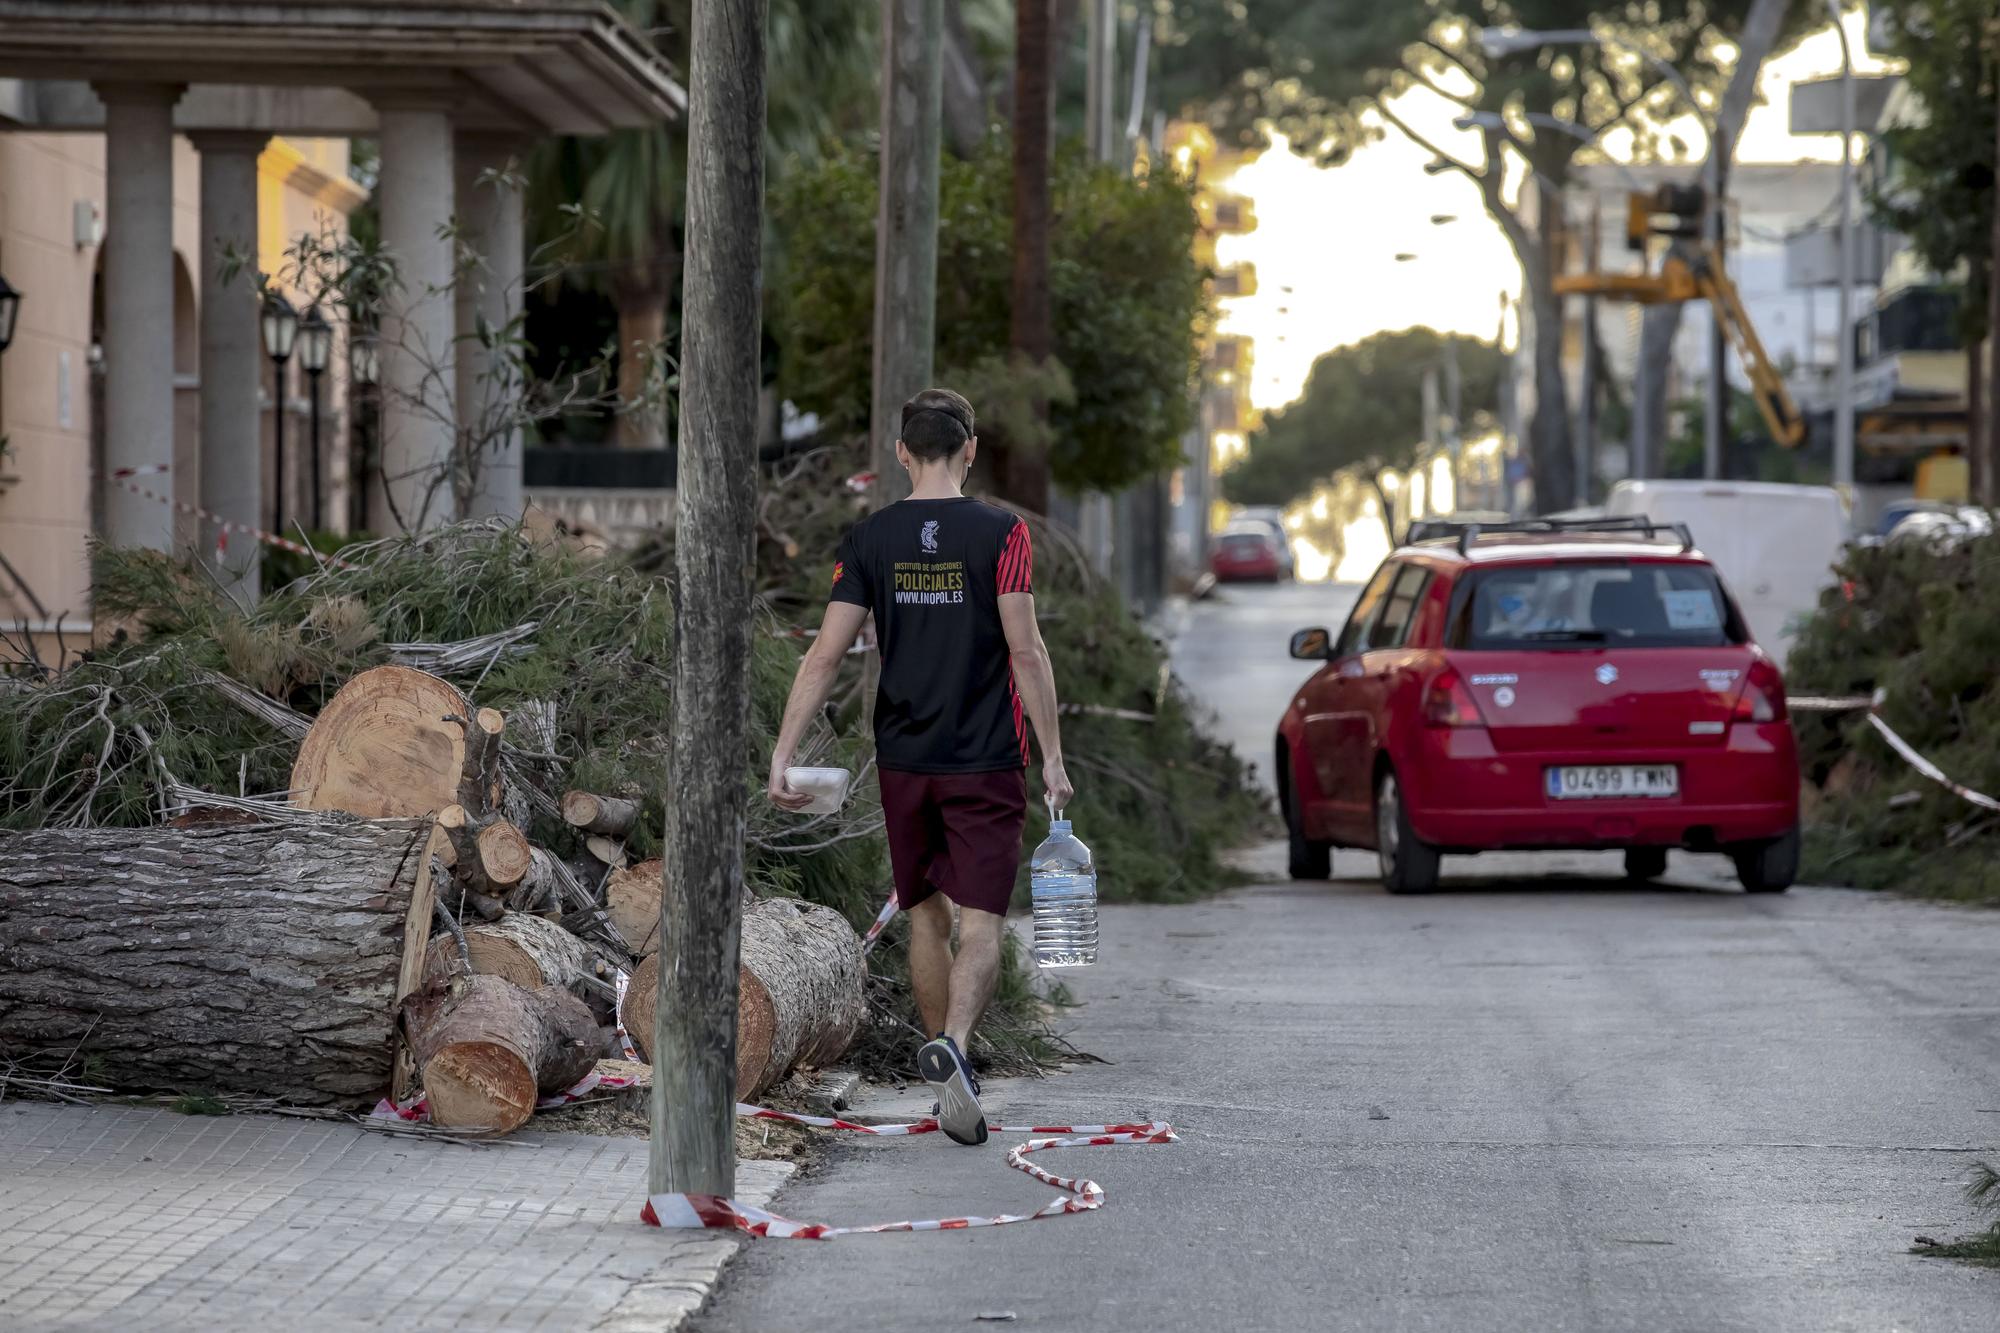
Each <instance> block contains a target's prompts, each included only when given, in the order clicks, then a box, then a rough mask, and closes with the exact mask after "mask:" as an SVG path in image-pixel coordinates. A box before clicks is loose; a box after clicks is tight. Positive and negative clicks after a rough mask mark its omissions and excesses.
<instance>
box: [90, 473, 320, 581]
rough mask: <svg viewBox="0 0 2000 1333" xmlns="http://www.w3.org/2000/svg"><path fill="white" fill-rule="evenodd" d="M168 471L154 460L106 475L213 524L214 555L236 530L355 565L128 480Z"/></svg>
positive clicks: (226, 546) (223, 550) (265, 541)
mask: <svg viewBox="0 0 2000 1333" xmlns="http://www.w3.org/2000/svg"><path fill="white" fill-rule="evenodd" d="M169 470H170V469H169V468H168V467H167V465H166V464H164V463H155V464H152V465H151V466H148V467H121V468H118V469H116V470H115V471H113V472H112V473H111V474H110V478H111V480H112V481H113V482H114V483H116V484H117V485H119V486H122V487H124V488H125V489H126V490H128V491H130V492H132V493H133V494H134V495H141V496H144V497H145V498H146V499H148V500H157V501H158V502H159V503H161V504H163V505H167V506H169V507H170V508H173V509H175V510H178V511H179V512H181V513H183V514H190V515H192V516H194V517H196V518H199V519H202V520H204V521H206V522H208V523H210V524H212V525H214V527H215V529H216V533H215V554H216V556H217V558H220V557H221V556H223V555H224V554H225V553H227V551H228V549H229V534H230V533H232V532H238V533H242V534H243V535H244V536H246V537H249V538H250V539H251V540H253V541H258V542H262V543H263V544H264V545H266V546H276V547H278V548H279V549H280V550H285V551H290V552H292V553H293V554H295V555H309V556H312V557H314V558H315V559H319V560H324V561H326V563H328V564H329V565H333V566H335V567H337V568H340V569H353V568H355V566H354V565H351V564H349V563H348V562H347V561H345V560H342V559H341V558H340V557H339V556H337V555H322V554H321V553H320V552H318V551H315V550H313V549H312V548H311V547H310V546H304V545H301V544H300V543H298V542H295V541H293V540H292V539H291V538H290V537H280V536H279V535H278V534H277V533H275V532H266V531H264V529H262V528H258V527H252V526H251V525H249V524H248V523H236V522H232V521H231V520H229V519H226V518H224V517H223V516H222V515H220V514H218V513H216V512H215V511H213V510H210V509H203V508H202V507H201V506H200V505H194V504H189V503H188V502H187V501H185V500H176V499H174V498H173V497H172V496H170V495H161V494H160V493H159V492H158V491H155V490H151V489H149V488H147V487H145V486H141V485H139V484H138V483H137V482H135V481H133V480H132V478H134V477H147V476H155V475H158V474H160V473H163V472H167V471H169Z"/></svg>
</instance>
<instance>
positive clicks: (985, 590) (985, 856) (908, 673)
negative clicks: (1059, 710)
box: [769, 389, 1071, 1144]
mask: <svg viewBox="0 0 2000 1333" xmlns="http://www.w3.org/2000/svg"><path fill="white" fill-rule="evenodd" d="M978 451H979V441H978V440H977V439H976V438H975V437H974V434H973V415H972V404H970V403H968V402H967V401H966V400H965V399H964V398H963V397H961V396H959V395H958V394H956V393H953V392H952V391H951V390H949V389H926V390H924V391H923V392H922V393H920V394H918V395H917V396H916V397H914V398H912V399H910V401H909V402H907V403H905V404H903V424H902V438H901V439H899V440H897V442H896V458H897V461H898V462H900V463H901V464H902V465H903V467H904V468H905V470H907V471H908V472H909V474H910V484H911V490H910V497H909V499H907V500H901V501H898V502H897V503H895V504H892V505H889V506H888V507H887V508H884V509H881V510H878V511H876V512H875V513H874V514H872V515H870V516H869V517H867V518H865V519H863V520H861V521H860V522H859V523H856V524H855V525H854V526H853V527H852V528H851V529H849V530H848V533H847V536H846V537H845V538H844V539H843V540H842V542H841V544H840V552H839V554H838V556H837V557H836V558H835V560H834V565H833V592H832V596H831V599H830V600H829V602H828V603H827V608H826V615H825V618H824V619H823V620H822V621H821V622H820V631H819V636H818V637H817V638H816V639H814V640H813V644H812V647H811V648H809V649H808V650H807V651H806V656H805V660H804V661H803V662H801V663H800V664H799V674H798V679H797V680H795V681H794V682H793V683H792V693H791V698H790V699H789V700H788V701H787V702H786V704H785V720H784V724H783V726H782V727H780V729H779V731H778V745H777V749H776V751H775V752H774V753H773V754H772V756H771V781H770V793H769V794H770V797H771V800H772V802H773V803H775V804H777V805H779V806H782V807H784V808H785V809H788V810H797V809H800V808H802V807H803V806H804V805H805V804H806V803H807V801H808V800H809V799H810V798H809V797H807V796H806V795H805V794H803V793H801V792H798V791H795V790H793V789H792V787H791V785H790V784H789V783H788V782H787V781H786V779H785V770H786V769H787V768H789V767H790V766H791V763H792V756H793V755H794V754H795V753H796V752H797V749H798V745H799V741H800V738H801V737H802V736H803V735H804V734H805V729H806V724H807V722H808V721H809V720H810V719H811V718H812V717H813V715H814V714H816V713H818V712H819V710H820V709H821V708H822V707H824V706H825V704H826V697H827V693H828V691H829V690H831V689H832V687H833V680H834V675H835V673H836V672H837V671H838V669H839V666H840V660H841V658H842V657H843V656H844V655H845V654H846V652H847V650H848V648H849V646H850V645H852V644H853V642H854V638H855V635H857V634H858V633H859V632H860V630H861V626H862V623H863V622H864V621H865V620H866V619H867V617H868V616H869V614H870V613H873V615H874V617H875V628H876V642H877V644H878V646H879V649H880V652H881V655H882V683H881V687H880V689H879V691H878V692H877V694H876V701H875V756H876V767H877V769H878V771H879V774H880V780H881V786H882V815H883V819H884V821H885V822H886V825H887V831H888V838H889V860H890V864H891V867H892V868H893V870H894V872H895V880H896V902H897V904H898V905H899V906H900V907H901V908H902V909H903V910H904V911H905V912H907V913H909V916H910V985H911V988H912V989H913V990H914V991H915V992H916V997H917V1011H918V1012H919V1013H920V1014H921V1015H922V1017H923V1021H924V1030H925V1031H926V1032H927V1033H931V1034H933V1039H932V1040H930V1041H928V1042H926V1043H925V1044H924V1046H923V1049H921V1050H920V1051H918V1052H917V1068H918V1070H919V1071H920V1072H921V1073H922V1074H923V1076H924V1080H925V1081H926V1082H928V1083H929V1084H930V1085H931V1086H932V1087H933V1088H935V1089H936V1090H937V1094H938V1111H937V1115H938V1122H939V1124H940V1125H942V1126H943V1128H944V1131H945V1132H946V1133H947V1134H949V1135H951V1137H952V1138H954V1139H956V1140H957V1141H958V1142H960V1143H966V1144H977V1143H984V1142H985V1141H986V1114H985V1112H984V1111H983V1110H981V1109H980V1105H979V1081H978V1080H977V1079H976V1078H974V1077H973V1074H972V1066H971V1064H970V1063H969V1062H968V1061H967V1060H966V1056H965V1052H966V1049H967V1046H968V1045H969V1042H970V1039H971V1036H972V1028H973V1025H974V1024H975V1023H977V1022H978V1021H979V1016H980V1014H981V1013H982V1012H984V1010H985V1008H986V1005H987V1002H988V1001H990V1000H991V999H992V998H993V988H994V985H995V983H996V982H997V981H998V980H999V975H1000V936H1001V932H1002V930H1004V929H1005V917H1006V914H1007V903H1008V900H1009V899H1010V898H1011V897H1012V896H1013V892H1014V877H1015V874H1016V872H1017V871H1018V869H1019V867H1020V861H1021V830H1022V827H1023V825H1024V824H1025V823H1026V821H1027V805H1028V789H1027V776H1026V772H1025V770H1026V767H1027V764H1028V728H1027V724H1028V723H1033V725H1034V730H1035V738H1036V740H1037V741H1038V742H1039V743H1040V745H1041V750H1042V786H1043V789H1044V791H1045V793H1046V795H1047V797H1048V799H1049V800H1051V801H1052V802H1053V803H1054V804H1055V805H1056V806H1059V807H1060V806H1063V805H1067V804H1068V802H1069V799H1070V795H1071V789H1070V783H1069V777H1068V775H1067V774H1066V773H1064V771H1063V759H1062V738H1061V735H1060V733H1059V732H1058V730H1057V727H1056V684H1055V674H1054V672H1053V671H1052V670H1051V669H1050V667H1049V655H1048V650H1047V648H1046V647H1044V646H1043V643H1042V633H1041V629H1040V627H1039V626H1037V625H1036V623H1035V596H1034V592H1033V573H1034V553H1033V551H1032V549H1031V548H1030V546H1029V541H1028V525H1027V524H1026V523H1024V522H1022V521H1021V519H1020V518H1019V517H1017V516H1016V515H1014V514H1012V513H1009V512H1008V511H1007V510H1004V509H1001V508H999V507H998V506H995V505H989V504H987V503H985V502H984V501H981V500H976V499H972V498H971V497H969V496H966V495H964V494H963V493H962V488H963V486H964V485H965V477H966V473H967V472H968V471H970V470H971V467H972V460H973V458H974V456H975V455H976V454H977V453H978ZM954 903H955V904H957V906H958V952H957V954H956V956H954V955H953V953H952V948H951V927H952V910H951V909H952V904H954Z"/></svg>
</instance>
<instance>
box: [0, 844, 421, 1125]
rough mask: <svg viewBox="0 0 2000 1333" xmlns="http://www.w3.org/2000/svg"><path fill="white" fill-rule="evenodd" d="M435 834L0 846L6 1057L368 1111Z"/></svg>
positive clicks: (413, 981)
mask: <svg viewBox="0 0 2000 1333" xmlns="http://www.w3.org/2000/svg"><path fill="white" fill-rule="evenodd" d="M430 835H431V827H430V823H429V821H426V820H403V821H395V822H379V823H367V822H362V821H359V820H345V819H335V818H329V819H328V820H326V821H325V823H324V824H321V823H319V822H317V821H315V822H312V823H288V824H281V825H280V824H252V825H208V826H204V827H197V828H179V829H176V828H148V829H110V828H106V829H44V830H41V831H39V832H35V833H22V834H15V835H11V836H5V837H0V1059H9V1060H31V1059H36V1058H38V1057H40V1058H49V1059H55V1060H57V1061H59V1062H60V1061H64V1060H69V1059H71V1058H73V1059H74V1061H76V1062H77V1063H78V1064H79V1065H80V1064H83V1063H85V1062H87V1063H88V1064H89V1065H90V1067H91V1068H92V1070H93V1071H94V1072H93V1073H92V1075H91V1077H92V1078H93V1079H101V1080H103V1081H105V1082H107V1083H109V1084H110V1085H112V1086H115V1087H118V1088H134V1089H139V1088H145V1089H158V1090H162V1091H174V1092H194V1091H212V1092H225V1093H242V1094H247V1095H252V1096H259V1097H274V1098H277V1099H278V1100H280V1101H285V1102H292V1103H298V1104H303V1105H319V1106H326V1105H365V1104H367V1103H371V1102H373V1101H374V1100H375V1099H376V1098H378V1097H380V1096H382V1095H383V1094H384V1093H385V1092H388V1091H390V1089H391V1084H392V1066H393V1061H394V1055H395V1032H396V1029H395V1009H396V1002H397V1000H398V999H400V998H401V997H402V996H403V995H405V994H407V993H408V992H409V991H410V990H411V989H413V988H414V987H415V986H416V985H417V984H418V982H419V981H420V979H421V977H422V969H423V964H424V944H425V941H426V939H427V938H428V937H429V934H430V923H431V880H430V857H429V856H427V855H425V852H424V849H425V845H426V843H427V842H428V840H429V838H430Z"/></svg>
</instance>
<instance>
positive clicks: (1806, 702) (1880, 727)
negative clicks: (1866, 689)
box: [1785, 690, 2000, 811]
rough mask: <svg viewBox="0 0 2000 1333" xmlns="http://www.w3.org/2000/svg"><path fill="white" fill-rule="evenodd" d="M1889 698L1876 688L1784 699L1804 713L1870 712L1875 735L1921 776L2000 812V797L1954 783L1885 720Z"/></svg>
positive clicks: (1980, 806) (1973, 802)
mask: <svg viewBox="0 0 2000 1333" xmlns="http://www.w3.org/2000/svg"><path fill="white" fill-rule="evenodd" d="M1888 697H1889V696H1888V692H1887V691H1886V690H1877V691H1875V693H1873V694H1860V695H1840V696H1836V697H1832V698H1822V697H1820V696H1817V695H1809V694H1808V695H1793V696H1792V697H1790V698H1787V699H1786V700H1785V706H1786V707H1787V708H1790V709H1791V710H1792V711H1794V712H1802V713H1858V712H1862V711H1864V710H1865V711H1866V712H1867V714H1868V725H1869V726H1871V727H1873V728H1874V729H1875V734H1876V735H1878V736H1880V737H1881V738H1882V740H1883V742H1884V743H1885V744H1887V745H1888V747H1889V748H1890V749H1891V750H1894V751H1895V752H1896V754H1897V755H1898V756H1899V757H1900V758H1901V759H1902V761H1903V762H1904V763H1906V764H1908V765H1909V766H1910V767H1911V768H1914V769H1915V770H1916V771H1917V772H1918V774H1919V775H1921V776H1923V777H1925V778H1928V779H1930V780H1931V781H1932V782H1935V783H1936V784H1937V785H1938V786H1940V787H1943V788H1944V789H1945V790H1946V791H1948V792H1950V793H1951V794H1952V795H1954V796H1956V797H1958V798H1959V799H1960V800H1963V801H1966V802H1968V803H1970V804H1972V805H1976V806H1978V807H1979V808H1980V809H1982V810H1993V811H2000V800H1995V799H1994V798H1993V797H1991V796H1988V795H1987V794H1986V793H1985V792H1982V791H1974V790H1973V789H1972V788H1970V787H1968V786H1966V785H1965V784H1964V783H1962V782H1954V781H1953V780H1952V778H1951V776H1950V775H1949V774H1947V773H1946V772H1945V771H1944V770H1943V769H1941V768H1939V767H1938V766H1937V765H1936V764H1934V763H1932V762H1931V761H1930V760H1928V759H1926V758H1924V756H1923V755H1922V754H1921V753H1919V752H1918V750H1917V747H1916V746H1914V745H1911V744H1910V743H1909V742H1908V741H1906V740H1904V739H1903V738H1902V737H1901V736H1898V735H1897V734H1896V732H1895V730H1894V729H1893V728H1892V727H1890V725H1889V724H1888V723H1887V722H1884V721H1883V720H1882V701H1883V700H1885V699H1887V698H1888Z"/></svg>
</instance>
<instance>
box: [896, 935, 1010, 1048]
mask: <svg viewBox="0 0 2000 1333" xmlns="http://www.w3.org/2000/svg"><path fill="white" fill-rule="evenodd" d="M1006 923H1007V919H1006V918H1005V917H1002V916H996V915H994V914H993V913H992V912H982V911H980V910H979V909H977V908H975V907H961V908H960V909H959V911H958V957H957V958H956V959H955V960H953V962H952V964H951V992H950V995H951V1000H950V1006H949V1010H948V1012H947V1013H946V1015H945V1022H944V1031H945V1035H946V1036H948V1037H950V1038H951V1039H952V1040H953V1041H955V1042H957V1043H958V1049H960V1050H961V1051H964V1050H970V1049H971V1041H972V1029H973V1025H974V1024H976V1023H978V1022H979V1016H980V1015H981V1014H983V1013H985V1012H986V1006H987V1005H988V1004H989V1003H991V1002H992V999H993V989H994V987H995V986H997V985H998V984H999V982H1000V932H1001V931H1002V930H1004V929H1005V928H1006ZM912 940H913V942H912V944H911V946H910V954H911V973H912V975H913V976H914V974H915V971H916V945H915V943H914V937H912ZM917 1003H918V1006H919V1007H920V1008H921V1007H922V1005H923V996H922V994H921V993H919V995H918V997H917ZM924 1022H925V1023H926V1024H928V1023H929V1022H930V1016H929V1014H928V1013H926V1014H925V1017H924Z"/></svg>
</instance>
